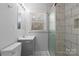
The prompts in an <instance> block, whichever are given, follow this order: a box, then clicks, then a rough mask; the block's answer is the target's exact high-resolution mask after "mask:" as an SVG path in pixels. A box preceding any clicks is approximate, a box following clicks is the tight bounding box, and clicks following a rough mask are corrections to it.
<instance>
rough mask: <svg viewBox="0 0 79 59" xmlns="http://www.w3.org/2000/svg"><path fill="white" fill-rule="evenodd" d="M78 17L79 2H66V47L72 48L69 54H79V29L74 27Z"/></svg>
mask: <svg viewBox="0 0 79 59" xmlns="http://www.w3.org/2000/svg"><path fill="white" fill-rule="evenodd" d="M76 18H79V3H78V4H77V3H67V4H65V19H64V20H65V32H64V34H65V40H66V42H65V48H70V49H71V52H70V53H69V55H79V29H78V28H75V27H74V20H75V19H76ZM73 50H75V51H73ZM65 52H66V51H65Z"/></svg>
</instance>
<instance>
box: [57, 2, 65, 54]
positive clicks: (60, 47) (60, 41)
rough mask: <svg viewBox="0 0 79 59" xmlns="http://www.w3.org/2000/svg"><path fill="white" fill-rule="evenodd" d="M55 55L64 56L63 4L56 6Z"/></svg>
mask: <svg viewBox="0 0 79 59" xmlns="http://www.w3.org/2000/svg"><path fill="white" fill-rule="evenodd" d="M56 34H57V35H56V54H57V55H63V54H64V4H63V3H61V4H57V5H56Z"/></svg>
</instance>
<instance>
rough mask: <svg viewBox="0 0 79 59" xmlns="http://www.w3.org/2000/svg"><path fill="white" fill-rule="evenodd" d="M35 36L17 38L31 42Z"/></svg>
mask: <svg viewBox="0 0 79 59" xmlns="http://www.w3.org/2000/svg"><path fill="white" fill-rule="evenodd" d="M34 38H35V36H25V37H19V39H18V40H33V39H34Z"/></svg>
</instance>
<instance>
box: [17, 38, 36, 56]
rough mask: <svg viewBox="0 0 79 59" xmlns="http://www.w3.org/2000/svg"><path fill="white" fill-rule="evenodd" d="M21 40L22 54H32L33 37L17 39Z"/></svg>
mask: <svg viewBox="0 0 79 59" xmlns="http://www.w3.org/2000/svg"><path fill="white" fill-rule="evenodd" d="M18 42H22V51H21V55H22V56H32V55H34V50H35V49H34V39H33V40H18Z"/></svg>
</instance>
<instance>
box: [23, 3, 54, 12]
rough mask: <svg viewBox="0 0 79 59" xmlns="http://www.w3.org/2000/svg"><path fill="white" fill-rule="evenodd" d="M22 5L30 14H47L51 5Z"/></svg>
mask: <svg viewBox="0 0 79 59" xmlns="http://www.w3.org/2000/svg"><path fill="white" fill-rule="evenodd" d="M24 5H25V7H26V8H28V9H29V10H30V11H31V12H47V11H48V10H49V9H50V8H51V6H52V5H53V3H25V4H24Z"/></svg>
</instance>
